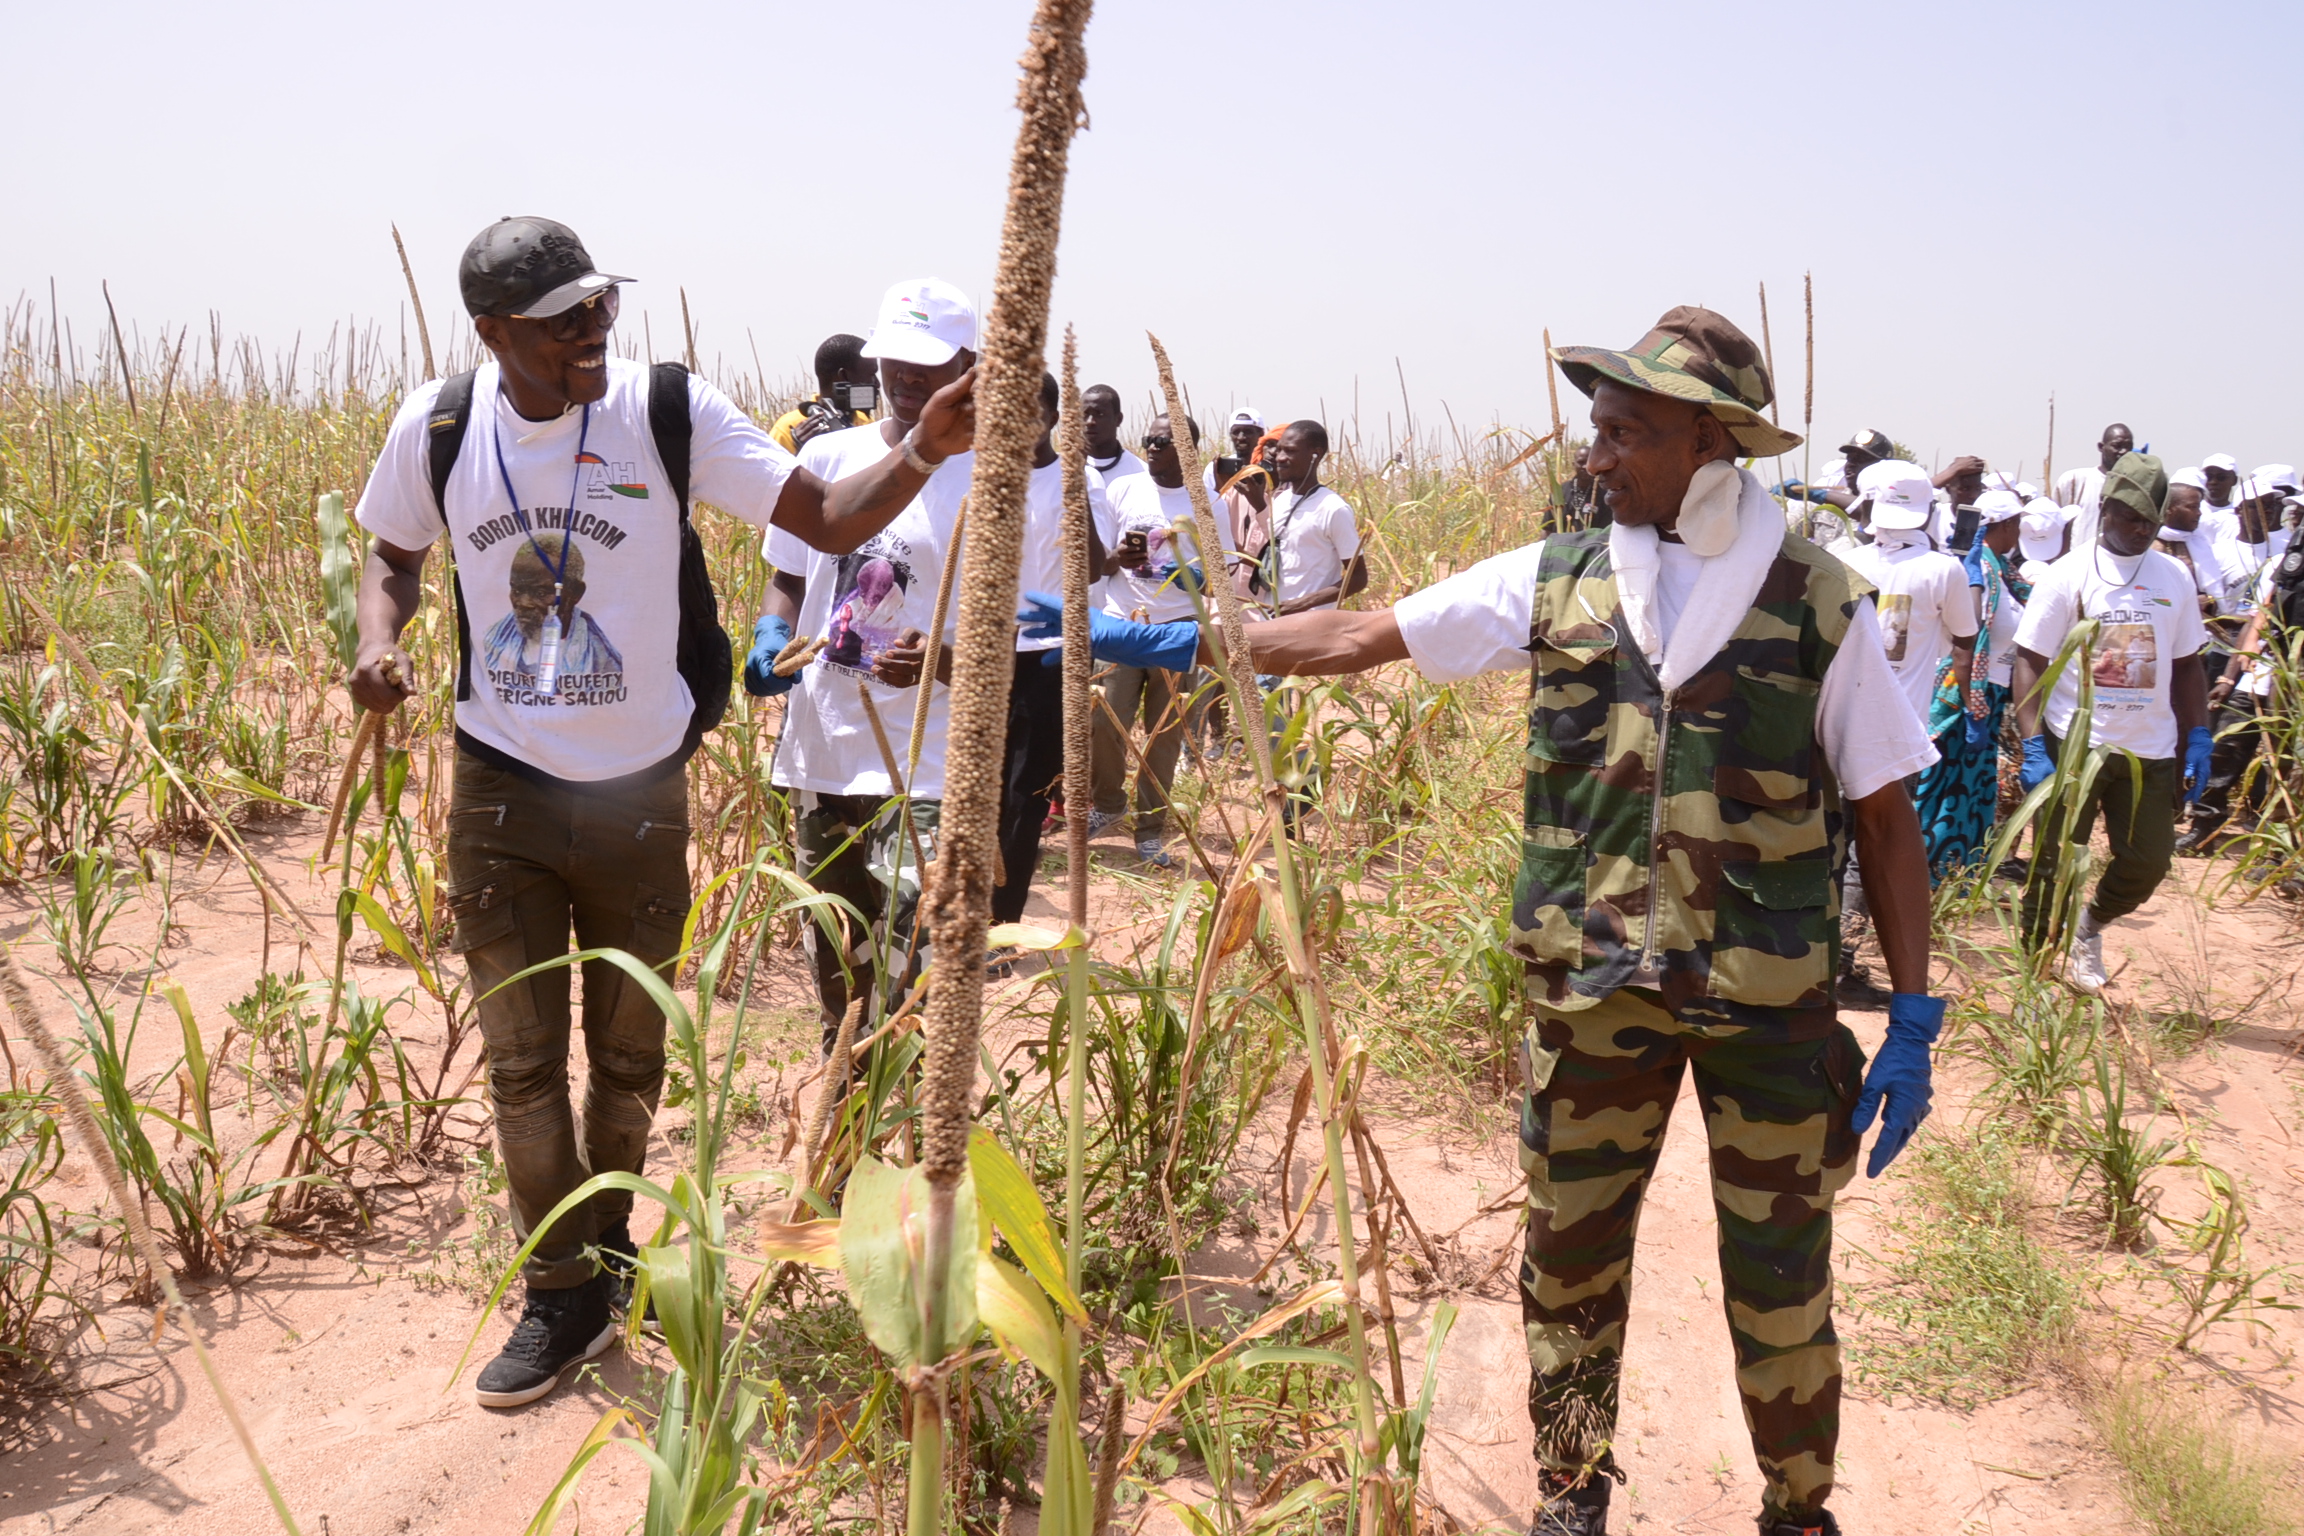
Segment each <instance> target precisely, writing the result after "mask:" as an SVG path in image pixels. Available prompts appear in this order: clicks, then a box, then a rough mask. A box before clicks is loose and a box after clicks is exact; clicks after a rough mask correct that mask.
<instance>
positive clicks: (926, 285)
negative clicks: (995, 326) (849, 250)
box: [863, 277, 976, 368]
mask: <svg viewBox="0 0 2304 1536" xmlns="http://www.w3.org/2000/svg"><path fill="white" fill-rule="evenodd" d="M962 350H966V351H970V352H973V351H975V350H976V306H975V305H974V304H973V303H972V302H970V301H969V298H968V295H966V294H964V293H962V292H961V291H960V290H959V289H957V288H955V287H953V286H952V285H951V284H950V283H947V282H944V281H943V280H942V279H940V278H934V277H916V278H913V279H911V280H910V281H909V282H902V283H898V284H897V285H896V286H895V287H893V288H891V289H889V290H888V297H886V298H885V299H882V300H881V301H880V318H879V320H878V321H877V322H875V323H874V325H873V327H872V336H871V339H870V340H868V341H866V342H865V343H864V351H863V355H864V356H866V357H884V358H887V359H888V360H889V361H891V362H898V363H913V364H916V365H918V366H920V367H922V368H939V367H942V366H943V365H944V364H946V363H948V362H950V361H952V358H953V355H954V354H956V353H958V352H960V351H962Z"/></svg>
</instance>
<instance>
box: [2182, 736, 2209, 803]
mask: <svg viewBox="0 0 2304 1536" xmlns="http://www.w3.org/2000/svg"><path fill="white" fill-rule="evenodd" d="M2215 750H2216V733H2215V732H2214V731H2211V730H2209V729H2208V727H2206V726H2204V725H2196V726H2194V727H2192V730H2191V732H2190V734H2188V735H2187V736H2185V738H2184V803H2185V804H2186V805H2190V804H2191V803H2192V802H2193V801H2195V800H2197V799H2199V798H2200V795H2201V792H2202V791H2203V790H2205V789H2207V787H2208V759H2209V757H2210V755H2211V754H2212V753H2214V752H2215Z"/></svg>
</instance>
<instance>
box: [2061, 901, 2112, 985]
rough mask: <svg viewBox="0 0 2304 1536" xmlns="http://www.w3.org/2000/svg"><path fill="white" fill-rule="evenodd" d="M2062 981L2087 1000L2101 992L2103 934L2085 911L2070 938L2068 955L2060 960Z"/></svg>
mask: <svg viewBox="0 0 2304 1536" xmlns="http://www.w3.org/2000/svg"><path fill="white" fill-rule="evenodd" d="M2064 979H2065V980H2066V981H2068V982H2070V983H2071V984H2072V986H2073V987H2074V988H2076V989H2077V990H2079V991H2082V992H2086V993H2088V994H2089V995H2090V996H2094V995H2095V994H2096V993H2099V992H2101V991H2103V990H2104V980H2105V977H2104V930H2103V929H2102V928H2101V927H2099V926H2098V925H2097V922H2096V915H2095V914H2094V913H2092V912H2089V911H2088V910H2086V909H2085V908H2083V909H2082V910H2081V913H2080V926H2079V927H2078V928H2077V929H2075V930H2074V931H2073V934H2072V952H2071V953H2070V954H2069V955H2067V956H2065V957H2064Z"/></svg>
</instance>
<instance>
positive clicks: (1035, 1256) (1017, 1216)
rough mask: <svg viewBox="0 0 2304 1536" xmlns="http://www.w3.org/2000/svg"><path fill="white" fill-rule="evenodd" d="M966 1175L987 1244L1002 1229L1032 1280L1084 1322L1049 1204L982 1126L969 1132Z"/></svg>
mask: <svg viewBox="0 0 2304 1536" xmlns="http://www.w3.org/2000/svg"><path fill="white" fill-rule="evenodd" d="M968 1172H969V1175H970V1177H972V1178H973V1179H974V1180H975V1181H976V1198H977V1200H978V1202H979V1203H980V1204H981V1205H982V1207H983V1212H984V1221H985V1226H984V1234H983V1238H984V1241H985V1243H986V1244H987V1245H989V1244H990V1241H991V1232H992V1229H993V1228H994V1227H998V1228H999V1229H1000V1232H1001V1235H1002V1236H1004V1237H1006V1238H1007V1239H1008V1246H1009V1247H1011V1248H1013V1249H1015V1250H1016V1257H1018V1258H1019V1259H1022V1260H1023V1261H1024V1267H1025V1268H1026V1269H1027V1270H1029V1271H1030V1272H1031V1274H1032V1278H1033V1279H1035V1280H1037V1281H1039V1282H1040V1284H1041V1286H1042V1287H1043V1288H1045V1289H1046V1290H1047V1292H1048V1294H1049V1295H1050V1296H1053V1297H1054V1298H1056V1305H1057V1306H1059V1307H1061V1308H1063V1309H1064V1312H1065V1315H1066V1316H1068V1317H1070V1318H1071V1319H1072V1320H1073V1321H1075V1322H1078V1323H1082V1324H1085V1323H1086V1322H1087V1321H1088V1309H1087V1307H1085V1306H1083V1305H1082V1304H1081V1301H1080V1298H1079V1297H1077V1296H1075V1295H1073V1294H1072V1287H1071V1286H1069V1285H1067V1284H1065V1282H1064V1253H1063V1250H1062V1249H1060V1248H1059V1247H1057V1245H1056V1233H1055V1228H1054V1224H1053V1223H1052V1222H1051V1221H1050V1220H1049V1218H1048V1207H1047V1205H1046V1204H1045V1203H1043V1202H1042V1200H1041V1199H1040V1192H1039V1191H1038V1190H1036V1189H1034V1188H1033V1187H1032V1179H1031V1176H1030V1175H1028V1174H1027V1173H1025V1171H1024V1169H1023V1166H1022V1165H1021V1164H1019V1163H1018V1162H1017V1161H1016V1159H1015V1158H1014V1157H1012V1156H1011V1155H1009V1152H1008V1149H1007V1148H1006V1147H1003V1146H1002V1145H1000V1142H999V1139H998V1138H997V1137H995V1136H994V1135H993V1134H992V1133H991V1131H989V1130H988V1129H986V1128H985V1127H983V1126H981V1125H979V1126H976V1127H974V1128H973V1129H971V1130H970V1132H969V1134H968Z"/></svg>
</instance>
